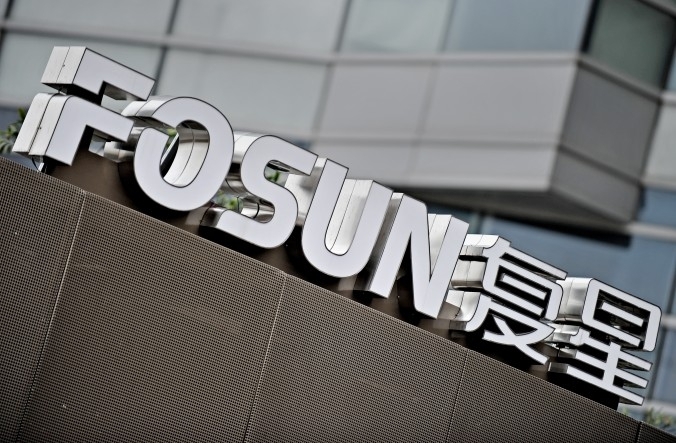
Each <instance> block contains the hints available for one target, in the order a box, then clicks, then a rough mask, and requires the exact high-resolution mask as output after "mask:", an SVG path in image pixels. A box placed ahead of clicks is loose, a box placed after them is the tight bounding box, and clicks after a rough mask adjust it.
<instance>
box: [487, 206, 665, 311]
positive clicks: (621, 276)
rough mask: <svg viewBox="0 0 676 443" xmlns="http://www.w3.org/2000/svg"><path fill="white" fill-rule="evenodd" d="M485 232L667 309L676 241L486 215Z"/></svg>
mask: <svg viewBox="0 0 676 443" xmlns="http://www.w3.org/2000/svg"><path fill="white" fill-rule="evenodd" d="M482 232H483V233H485V234H498V235H501V236H503V237H505V238H506V239H507V240H509V241H510V242H511V243H512V246H514V247H515V248H517V249H520V250H522V251H524V252H526V253H528V254H532V255H533V256H535V257H537V258H539V259H540V260H543V261H545V262H547V263H549V264H551V265H553V266H557V267H559V268H561V269H563V270H564V271H567V272H568V275H569V276H571V277H592V278H596V279H599V280H601V281H603V282H605V283H608V284H610V285H612V286H615V287H617V288H618V289H621V290H623V291H626V292H629V293H630V294H632V295H635V296H637V297H640V298H642V299H644V300H647V301H649V302H651V303H654V304H656V305H658V306H660V308H661V309H662V311H663V312H666V308H667V306H668V302H669V299H670V297H671V287H672V282H673V281H674V271H675V270H676V243H673V242H668V241H662V240H657V239H653V238H646V237H639V236H634V237H628V238H622V239H614V240H618V241H616V242H611V241H608V242H606V241H601V240H600V239H595V238H594V237H593V236H592V235H589V236H584V237H583V236H577V235H572V234H567V233H562V232H559V231H553V230H548V229H544V228H541V227H535V226H530V225H525V224H521V223H517V222H512V221H507V220H502V219H498V218H494V217H487V218H486V221H485V222H484V226H483V229H482ZM599 235H601V234H599ZM620 240H626V242H623V241H620Z"/></svg>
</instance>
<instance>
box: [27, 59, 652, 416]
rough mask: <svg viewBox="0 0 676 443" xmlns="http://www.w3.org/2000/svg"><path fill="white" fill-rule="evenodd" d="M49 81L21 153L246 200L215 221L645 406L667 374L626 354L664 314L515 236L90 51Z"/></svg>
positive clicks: (56, 65)
mask: <svg viewBox="0 0 676 443" xmlns="http://www.w3.org/2000/svg"><path fill="white" fill-rule="evenodd" d="M42 83H43V84H45V85H48V86H51V87H52V88H54V89H55V90H57V92H55V93H51V94H45V93H40V94H37V95H36V96H35V98H34V99H33V102H32V104H31V107H30V109H29V111H28V114H27V116H26V119H25V122H24V124H23V126H22V128H21V132H20V133H19V135H18V137H17V140H16V143H15V145H14V149H13V150H14V152H20V153H23V154H25V155H29V156H31V157H37V158H39V159H41V160H42V159H49V160H50V161H57V162H60V163H63V164H67V165H70V164H72V162H73V160H74V158H75V156H76V154H77V151H78V147H79V146H88V145H89V143H90V141H91V138H92V137H93V136H94V135H96V136H98V137H101V138H103V139H104V140H106V141H107V142H106V144H105V148H104V156H105V157H107V158H109V159H111V160H112V161H116V162H118V163H120V165H121V168H120V171H121V172H123V177H122V178H123V179H124V180H127V181H128V182H129V183H131V184H132V185H133V186H136V187H138V188H140V189H141V190H142V192H143V193H144V194H145V195H146V196H147V197H148V198H149V199H151V200H152V201H154V202H155V203H157V204H158V205H161V206H163V207H165V208H169V209H172V210H175V211H193V210H196V209H198V208H200V207H202V206H204V205H206V204H208V203H209V202H210V201H211V199H212V198H213V197H214V195H215V194H216V193H217V192H219V191H220V192H226V193H228V194H230V195H233V196H236V197H238V198H239V199H240V201H241V202H242V204H241V205H240V206H239V207H238V208H237V209H234V210H233V209H226V208H221V207H211V208H210V209H209V210H208V211H207V213H206V215H205V217H204V218H203V219H202V222H201V223H202V224H203V225H205V226H210V227H212V228H213V229H216V230H220V231H223V232H225V233H227V234H230V235H232V236H235V237H238V238H240V239H242V240H245V241H246V242H249V243H251V244H254V245H256V246H258V247H260V248H268V249H271V248H277V247H281V246H282V245H285V243H286V242H287V240H288V239H289V237H290V236H291V233H292V231H293V230H294V229H296V228H298V229H300V230H301V232H302V234H301V236H300V245H295V247H298V248H300V249H301V250H302V253H303V255H304V257H305V258H306V259H307V261H308V262H309V263H310V265H312V266H313V267H314V268H316V269H317V270H319V271H320V272H322V273H324V274H326V275H329V276H332V277H335V278H338V279H341V285H342V286H343V287H349V288H350V289H353V290H358V291H366V292H370V293H372V294H376V295H377V296H380V297H388V296H389V295H390V293H391V292H392V288H393V286H394V285H395V283H396V281H397V279H398V278H400V277H401V275H402V273H404V272H408V273H409V275H408V279H409V280H410V285H411V291H412V293H413V305H414V308H415V310H416V311H418V312H420V313H421V314H424V315H426V316H428V317H431V318H438V319H443V320H446V321H447V322H448V323H447V324H448V328H449V329H450V330H456V331H465V332H472V331H482V332H483V339H484V340H487V341H490V342H494V343H498V344H502V345H505V346H514V347H516V348H517V349H519V350H520V351H521V352H522V353H524V354H525V355H527V356H528V357H529V358H530V359H532V360H533V361H534V362H535V363H537V364H540V365H544V366H545V367H546V369H547V370H548V371H551V372H560V373H566V374H569V375H570V376H572V377H575V378H577V379H579V380H582V381H585V382H587V383H591V384H593V385H595V386H598V387H600V388H602V389H604V390H606V391H608V392H610V393H612V394H615V395H617V396H618V397H620V399H621V400H622V401H624V402H628V403H637V404H641V403H642V402H643V398H642V397H641V396H640V395H638V394H636V393H634V392H631V391H629V390H627V389H626V386H625V385H631V386H638V387H643V388H645V387H646V386H647V381H646V380H645V379H644V378H642V377H639V376H637V375H634V374H633V373H630V372H628V371H627V370H626V368H632V369H637V370H639V371H648V370H650V368H651V366H652V363H650V362H648V361H646V360H644V359H641V358H638V357H636V356H635V355H633V354H630V353H628V352H627V350H634V351H651V350H653V349H654V348H655V344H656V340H657V332H658V327H659V322H660V316H661V312H660V309H659V308H658V307H657V306H655V305H653V304H650V303H647V302H645V301H643V300H641V299H640V298H638V297H635V296H633V295H630V294H627V293H625V292H623V291H621V290H619V289H616V288H614V287H611V286H609V285H607V284H605V283H602V282H600V281H598V280H594V279H589V278H576V277H567V273H566V272H565V271H564V270H561V269H558V268H556V267H554V266H551V265H549V264H547V263H544V262H542V261H541V260H538V259H537V258H535V257H531V256H529V255H528V254H525V253H523V252H521V251H519V250H518V249H515V248H514V247H513V246H512V245H511V244H510V242H509V241H507V240H506V239H504V238H501V237H498V236H494V235H468V234H467V231H468V224H467V223H465V222H463V221H461V220H458V219H456V218H454V217H452V216H450V215H435V214H428V213H427V207H426V206H425V204H424V203H423V202H421V201H418V200H416V199H414V198H412V197H409V196H407V195H404V194H401V193H395V192H394V191H393V190H391V189H388V188H387V187H385V186H382V185H380V184H378V183H376V182H374V181H371V180H350V179H347V178H346V177H347V172H348V169H347V168H346V167H344V166H342V165H340V164H338V163H335V162H333V161H331V160H329V159H325V158H318V157H317V156H316V155H315V154H313V153H311V152H309V151H306V150H304V149H301V148H299V147H297V146H294V145H293V144H291V143H288V142H286V141H284V140H282V139H280V138H277V137H273V136H268V135H263V136H261V135H254V134H241V133H236V132H233V130H232V128H231V126H230V124H229V122H228V120H227V119H226V118H225V116H223V114H222V113H221V112H220V111H218V110H217V109H216V108H214V107H213V106H211V105H210V104H208V103H206V102H204V101H201V100H198V99H196V98H191V97H150V93H151V91H152V89H153V86H154V84H155V81H154V80H153V79H151V78H149V77H147V76H145V75H143V74H140V73H138V72H136V71H134V70H132V69H130V68H128V67H126V66H123V65H121V64H119V63H117V62H115V61H113V60H111V59H108V58H106V57H104V56H102V55H100V54H97V53H95V52H93V51H91V50H89V49H87V48H83V47H55V48H54V50H53V52H52V55H51V57H50V59H49V61H48V63H47V67H46V69H45V72H44V75H43V77H42ZM104 96H107V97H110V98H113V99H132V100H136V101H132V102H131V103H130V104H129V105H128V106H127V107H126V108H125V109H124V110H123V111H122V112H121V113H117V112H114V111H112V110H110V109H107V108H105V107H103V106H102V105H101V103H102V99H103V97H104ZM173 130H175V131H176V133H177V134H178V137H174V138H172V137H171V136H170V135H169V132H170V131H173ZM270 167H271V168H275V169H277V170H279V171H283V172H284V173H285V178H286V179H285V181H284V182H283V183H275V182H272V181H269V180H267V179H266V177H265V173H266V168H270ZM124 171H126V173H124ZM291 247H294V245H291ZM406 260H410V263H405V261H406ZM407 269H408V271H406V270H407ZM489 318H490V319H491V321H492V322H488V321H487V320H488V319H489ZM488 323H491V326H489V325H488ZM543 343H544V344H545V345H546V346H545V347H544V348H545V349H546V351H545V352H543V351H542V349H543V347H542V346H540V345H541V344H543ZM536 344H538V347H537V349H536V347H535V345H536Z"/></svg>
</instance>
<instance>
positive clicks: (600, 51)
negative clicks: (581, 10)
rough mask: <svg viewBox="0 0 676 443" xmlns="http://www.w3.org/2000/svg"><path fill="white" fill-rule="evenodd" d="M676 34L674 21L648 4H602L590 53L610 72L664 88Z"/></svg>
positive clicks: (618, 0)
mask: <svg viewBox="0 0 676 443" xmlns="http://www.w3.org/2000/svg"><path fill="white" fill-rule="evenodd" d="M673 33H674V20H673V19H672V18H671V17H669V16H668V15H666V14H664V13H662V12H660V11H658V10H657V9H654V8H652V7H650V6H648V5H646V4H645V3H641V2H638V1H634V0H610V1H609V0H601V1H600V2H599V5H598V10H597V12H596V21H595V23H594V29H593V31H592V36H591V39H590V42H589V48H588V52H589V55H591V56H592V57H593V58H595V59H598V60H599V61H600V62H602V63H604V64H606V65H608V66H609V67H611V68H614V69H617V70H618V71H621V72H623V73H625V74H628V75H630V76H632V77H634V78H636V79H638V80H641V81H644V82H646V83H649V84H651V85H654V86H661V84H662V77H663V75H664V71H665V69H666V67H667V63H669V61H670V59H671V49H672V48H671V40H672V37H673Z"/></svg>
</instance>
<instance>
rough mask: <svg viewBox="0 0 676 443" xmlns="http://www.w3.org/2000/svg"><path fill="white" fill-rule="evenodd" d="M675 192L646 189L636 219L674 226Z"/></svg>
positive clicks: (675, 221)
mask: <svg viewBox="0 0 676 443" xmlns="http://www.w3.org/2000/svg"><path fill="white" fill-rule="evenodd" d="M675 208H676V192H673V191H664V190H661V189H650V188H648V189H646V190H645V191H644V192H643V203H642V205H641V208H640V210H639V213H638V216H637V220H639V221H641V222H647V223H654V224H658V225H665V226H674V227H676V210H675Z"/></svg>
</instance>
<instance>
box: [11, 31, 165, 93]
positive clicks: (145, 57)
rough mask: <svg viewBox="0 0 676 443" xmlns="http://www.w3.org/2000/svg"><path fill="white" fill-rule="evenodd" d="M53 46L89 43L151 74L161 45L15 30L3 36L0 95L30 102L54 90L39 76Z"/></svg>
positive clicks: (108, 55)
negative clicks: (49, 35)
mask: <svg viewBox="0 0 676 443" xmlns="http://www.w3.org/2000/svg"><path fill="white" fill-rule="evenodd" d="M54 46H87V47H89V48H91V49H92V50H94V51H96V52H99V53H101V54H103V55H105V56H107V57H110V58H112V59H113V60H115V61H118V62H120V63H122V64H124V65H127V66H129V67H130V68H133V69H136V70H138V71H140V72H142V73H144V74H146V75H149V76H151V77H154V76H155V75H156V74H155V73H156V71H157V68H158V65H159V60H160V50H159V48H152V47H147V46H139V45H134V46H128V45H121V44H115V43H103V42H100V41H92V40H82V39H70V38H64V37H45V36H35V35H26V34H17V33H12V34H8V35H7V36H5V38H4V39H3V42H2V51H1V52H0V97H1V98H2V99H5V100H12V101H16V102H19V103H26V104H29V103H30V102H31V100H33V97H34V96H35V94H37V93H38V92H45V91H47V92H53V91H54V90H53V89H51V88H48V87H47V86H44V85H42V84H41V83H40V79H41V78H42V73H43V72H44V70H45V66H47V60H49V55H50V54H51V52H52V49H53V48H54Z"/></svg>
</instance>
